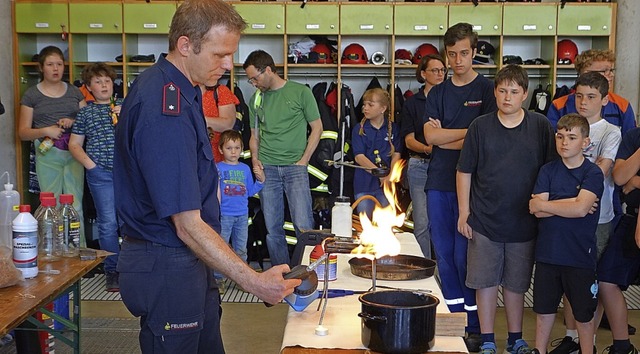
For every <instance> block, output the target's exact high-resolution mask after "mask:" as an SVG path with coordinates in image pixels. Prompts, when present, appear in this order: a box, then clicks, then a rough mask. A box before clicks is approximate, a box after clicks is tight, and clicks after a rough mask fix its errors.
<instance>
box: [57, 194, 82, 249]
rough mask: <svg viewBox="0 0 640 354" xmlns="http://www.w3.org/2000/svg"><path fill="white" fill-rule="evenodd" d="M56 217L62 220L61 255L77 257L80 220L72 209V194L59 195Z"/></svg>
mask: <svg viewBox="0 0 640 354" xmlns="http://www.w3.org/2000/svg"><path fill="white" fill-rule="evenodd" d="M58 215H59V216H60V220H62V227H63V233H64V238H63V240H64V242H63V247H62V255H63V256H64V257H78V256H79V255H80V218H79V217H78V212H77V211H76V209H75V208H74V207H73V194H60V205H59V206H58Z"/></svg>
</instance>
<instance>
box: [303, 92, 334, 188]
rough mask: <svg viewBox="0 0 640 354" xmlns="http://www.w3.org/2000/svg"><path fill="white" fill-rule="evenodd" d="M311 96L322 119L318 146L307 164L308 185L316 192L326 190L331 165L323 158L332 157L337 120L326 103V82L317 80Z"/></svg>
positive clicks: (329, 158)
mask: <svg viewBox="0 0 640 354" xmlns="http://www.w3.org/2000/svg"><path fill="white" fill-rule="evenodd" d="M311 92H312V93H313V97H315V99H316V102H317V103H318V111H319V112H320V119H321V120H322V135H321V136H320V141H319V142H318V147H316V150H315V151H314V152H313V155H311V159H310V160H309V166H308V167H307V170H308V172H309V187H311V188H312V189H314V188H315V191H317V192H325V193H326V192H328V191H329V189H328V186H327V184H326V182H327V181H328V178H329V174H330V173H331V171H332V167H329V166H328V165H327V163H326V162H325V160H331V159H332V158H333V152H334V150H335V146H336V141H337V139H338V122H337V119H336V118H335V115H334V114H331V107H329V105H327V103H326V101H325V99H326V97H325V92H327V83H326V82H319V83H317V84H316V85H315V86H313V89H312V90H311Z"/></svg>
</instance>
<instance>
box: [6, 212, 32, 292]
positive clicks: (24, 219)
mask: <svg viewBox="0 0 640 354" xmlns="http://www.w3.org/2000/svg"><path fill="white" fill-rule="evenodd" d="M12 228H13V264H15V266H16V268H18V269H20V271H21V272H22V275H23V276H24V277H25V278H27V279H28V278H34V277H35V276H36V275H38V221H37V220H36V219H35V218H34V217H33V215H31V206H30V205H20V214H18V216H16V218H15V219H13V224H12Z"/></svg>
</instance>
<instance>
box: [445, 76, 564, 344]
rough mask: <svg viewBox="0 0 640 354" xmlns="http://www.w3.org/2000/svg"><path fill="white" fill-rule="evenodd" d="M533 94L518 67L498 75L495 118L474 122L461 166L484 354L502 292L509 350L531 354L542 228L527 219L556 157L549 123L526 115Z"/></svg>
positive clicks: (464, 222)
mask: <svg viewBox="0 0 640 354" xmlns="http://www.w3.org/2000/svg"><path fill="white" fill-rule="evenodd" d="M528 87H529V78H528V76H527V71H526V70H525V69H523V68H522V67H520V66H518V65H507V66H505V67H504V68H502V69H501V70H500V71H499V72H498V74H497V75H496V77H495V95H496V101H497V104H498V111H497V112H493V113H490V114H486V115H483V116H480V117H478V118H477V119H476V120H474V121H473V122H472V123H471V125H470V126H469V130H468V131H467V135H466V137H465V139H464V146H463V148H462V152H461V153H460V160H459V161H458V173H457V175H456V182H457V192H458V206H459V210H460V217H459V219H458V231H459V232H460V233H461V234H462V235H464V236H465V237H467V238H468V239H469V249H468V256H467V262H468V266H469V268H468V270H467V280H466V285H467V286H468V287H470V288H472V289H476V298H477V300H478V317H479V319H480V329H481V336H482V347H481V349H482V350H481V352H482V354H495V353H496V352H497V348H496V343H495V334H494V322H495V316H496V303H497V300H498V286H502V289H503V292H504V298H505V301H504V302H505V307H506V311H507V313H508V314H509V315H508V316H507V327H508V339H507V347H506V351H507V352H509V353H511V354H524V353H528V351H529V350H530V349H529V346H528V344H527V342H525V341H524V339H522V317H523V312H524V294H525V293H526V292H527V290H529V285H530V283H531V273H532V272H533V252H534V249H535V237H536V234H537V224H538V221H537V220H536V218H535V217H534V216H533V215H531V214H530V213H529V198H531V190H532V189H533V186H534V184H535V182H536V177H537V176H538V170H539V169H540V167H542V165H544V164H545V163H547V162H549V161H551V160H553V159H555V158H557V155H556V149H555V138H554V134H553V128H552V127H551V124H550V123H549V121H548V120H547V118H546V117H545V116H544V115H542V114H540V113H536V112H529V111H527V110H524V109H522V103H523V102H524V101H525V100H526V98H527V90H528ZM488 259H489V260H490V261H487V260H488Z"/></svg>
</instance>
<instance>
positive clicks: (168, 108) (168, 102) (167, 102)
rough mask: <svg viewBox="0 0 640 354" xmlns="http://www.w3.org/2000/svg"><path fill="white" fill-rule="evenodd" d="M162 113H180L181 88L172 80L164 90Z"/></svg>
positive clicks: (171, 114) (174, 114)
mask: <svg viewBox="0 0 640 354" xmlns="http://www.w3.org/2000/svg"><path fill="white" fill-rule="evenodd" d="M162 114H164V115H170V116H178V115H180V88H179V87H178V86H176V85H174V84H173V82H170V83H168V84H166V85H164V88H163V90H162Z"/></svg>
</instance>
